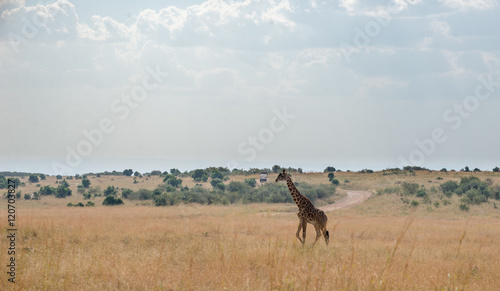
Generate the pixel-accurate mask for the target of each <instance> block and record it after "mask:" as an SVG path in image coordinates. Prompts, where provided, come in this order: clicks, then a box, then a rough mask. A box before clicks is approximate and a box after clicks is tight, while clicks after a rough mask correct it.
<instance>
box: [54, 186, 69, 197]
mask: <svg viewBox="0 0 500 291" xmlns="http://www.w3.org/2000/svg"><path fill="white" fill-rule="evenodd" d="M67 196H71V189H69V188H68V187H65V186H64V185H62V184H61V185H59V187H57V189H56V193H55V197H56V198H66V197H67Z"/></svg>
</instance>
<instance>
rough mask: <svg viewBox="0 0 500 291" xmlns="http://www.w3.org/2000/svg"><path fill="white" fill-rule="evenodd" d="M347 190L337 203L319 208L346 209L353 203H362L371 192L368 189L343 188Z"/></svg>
mask: <svg viewBox="0 0 500 291" xmlns="http://www.w3.org/2000/svg"><path fill="white" fill-rule="evenodd" d="M345 191H346V192H347V197H346V198H344V199H342V200H340V201H338V202H337V203H333V204H328V205H325V206H323V207H319V209H321V210H323V211H325V212H327V211H333V210H339V209H346V208H350V207H353V206H355V205H358V204H361V203H363V202H364V201H365V200H366V199H368V198H370V196H372V193H370V192H368V191H356V190H345Z"/></svg>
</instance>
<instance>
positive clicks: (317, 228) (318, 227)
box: [313, 224, 321, 246]
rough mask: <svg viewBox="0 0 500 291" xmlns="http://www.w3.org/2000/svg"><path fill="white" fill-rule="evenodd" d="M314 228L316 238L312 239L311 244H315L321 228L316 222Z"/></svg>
mask: <svg viewBox="0 0 500 291" xmlns="http://www.w3.org/2000/svg"><path fill="white" fill-rule="evenodd" d="M314 228H315V229H316V240H315V241H314V243H313V246H314V245H315V244H316V242H317V241H318V239H319V238H320V237H321V228H320V226H319V225H318V224H315V225H314Z"/></svg>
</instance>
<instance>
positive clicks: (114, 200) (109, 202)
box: [102, 195, 123, 206]
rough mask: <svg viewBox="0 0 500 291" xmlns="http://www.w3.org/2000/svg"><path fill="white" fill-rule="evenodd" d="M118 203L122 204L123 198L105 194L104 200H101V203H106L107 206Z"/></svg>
mask: <svg viewBox="0 0 500 291" xmlns="http://www.w3.org/2000/svg"><path fill="white" fill-rule="evenodd" d="M120 204H123V200H122V199H121V198H117V197H115V196H114V195H109V196H107V197H106V199H104V201H103V202H102V205H108V206H112V205H120Z"/></svg>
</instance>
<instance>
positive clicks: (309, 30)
mask: <svg viewBox="0 0 500 291" xmlns="http://www.w3.org/2000/svg"><path fill="white" fill-rule="evenodd" d="M9 3H10V4H8V5H2V6H0V11H2V12H1V18H0V82H2V90H1V92H0V96H1V98H2V100H4V99H5V100H9V102H13V103H15V104H16V105H15V106H16V108H19V109H22V108H23V107H26V106H28V107H29V106H30V104H31V103H30V100H31V99H32V98H33V96H35V95H36V96H42V97H40V98H41V99H37V100H40V101H37V102H38V103H36V108H35V107H32V108H29V109H26V111H25V112H27V113H26V114H25V115H24V116H28V117H29V116H32V115H33V116H38V117H43V118H39V119H37V120H35V119H30V118H27V119H26V122H24V120H22V119H21V117H16V116H15V115H13V114H12V113H11V114H5V115H0V118H1V120H0V121H1V123H4V124H7V121H6V119H5V118H7V117H8V118H9V124H11V123H12V124H19V125H16V126H17V127H16V131H18V132H28V133H29V134H30V136H31V138H32V137H33V136H34V137H37V138H40V137H44V136H43V135H42V134H39V133H37V131H36V130H32V129H29V128H30V124H33V123H36V122H38V123H39V124H40V128H52V127H57V126H58V124H59V122H60V120H66V119H68V120H69V119H70V118H73V117H74V118H73V119H71V122H66V123H65V124H64V125H62V126H61V127H62V129H61V128H59V129H57V130H55V131H54V132H52V131H50V130H48V131H49V132H48V133H47V136H46V137H45V138H50V139H51V140H56V141H57V148H58V149H57V150H55V149H54V147H50V148H49V145H47V146H45V147H42V148H36V151H35V149H30V147H29V146H27V144H31V140H30V139H29V138H24V137H22V136H19V140H18V141H16V144H15V145H12V146H10V147H9V148H5V145H4V147H0V153H2V154H3V155H10V154H16V153H18V152H17V151H16V149H20V148H22V151H21V153H19V154H18V156H23V154H30V152H31V154H32V155H36V154H33V153H36V152H38V151H39V152H40V153H46V154H47V155H49V154H50V155H51V156H57V155H62V154H64V152H62V153H60V152H59V151H60V149H61V148H62V149H63V151H64V147H65V146H66V145H67V144H72V143H74V141H75V139H76V141H78V138H79V134H80V132H81V130H82V129H83V128H90V127H91V126H94V124H95V122H97V121H98V120H99V119H100V118H102V117H103V115H102V114H101V115H100V114H97V113H95V112H96V111H97V112H100V113H102V112H104V113H103V114H104V115H105V114H109V112H108V111H109V103H110V102H111V101H113V100H114V99H116V98H119V97H120V96H121V95H122V94H126V93H127V92H130V88H133V87H134V86H135V85H137V84H138V82H140V80H141V79H142V77H143V75H144V73H145V70H144V69H145V67H147V66H153V67H154V66H156V65H158V66H160V67H161V68H162V70H163V71H165V72H167V73H168V74H169V77H168V78H166V81H165V82H164V83H162V84H160V85H159V86H158V88H157V89H156V90H155V91H154V92H151V93H150V95H149V96H148V98H147V101H145V102H144V103H143V104H144V106H142V105H141V106H139V107H138V109H137V110H136V111H134V113H133V114H131V115H130V116H131V117H130V119H129V120H127V121H126V122H124V123H123V124H122V125H121V126H122V127H121V128H120V129H118V130H117V131H116V133H115V135H114V136H110V137H109V139H108V140H107V141H106V144H105V145H103V147H102V148H100V150H99V151H98V153H99V154H100V155H102V156H106V155H119V156H127V155H134V154H136V152H137V151H138V149H141V152H147V153H148V155H149V154H150V155H152V156H154V155H167V154H166V153H168V152H169V151H168V150H165V148H166V147H168V146H169V143H170V141H171V139H169V138H170V137H169V136H168V134H165V135H162V136H160V137H158V135H157V134H153V133H154V131H155V130H157V129H158V128H156V127H155V125H156V124H161V125H162V126H165V125H167V124H173V123H175V124H176V126H177V127H176V128H175V133H177V135H181V134H185V133H186V132H194V133H196V134H193V135H189V134H188V135H184V136H185V137H184V138H183V139H182V140H181V141H178V144H176V145H175V146H172V147H171V149H175V153H173V154H179V155H183V156H193V157H202V156H204V155H205V157H209V158H210V157H216V158H217V159H219V158H224V153H222V154H221V150H220V149H221V146H220V141H221V140H225V141H226V142H225V143H224V146H223V148H224V151H225V152H228V151H231V149H233V148H234V152H236V147H237V144H238V142H239V140H235V135H234V133H237V134H240V135H241V136H242V138H244V137H246V136H248V135H249V134H251V133H252V131H256V132H258V129H259V128H258V126H257V128H256V129H255V130H253V129H254V128H252V125H254V124H256V122H254V120H255V119H259V118H262V117H264V119H265V118H267V116H266V115H265V113H266V112H271V109H272V108H277V107H281V106H283V104H287V105H289V106H291V108H293V113H296V114H297V115H298V116H302V117H303V119H302V120H300V125H298V126H297V127H296V128H295V127H294V128H293V129H292V127H290V131H289V132H287V133H286V134H284V135H283V136H289V137H292V136H294V135H296V134H297V133H305V132H307V130H308V129H309V128H312V127H314V128H315V130H318V131H324V132H330V131H331V130H332V124H333V123H335V124H338V123H341V122H343V121H345V120H352V119H353V118H354V119H356V120H357V121H356V122H355V123H345V129H343V131H342V138H343V141H345V144H344V145H343V146H342V147H341V149H342V151H343V152H342V154H343V155H344V154H345V156H348V157H355V158H360V155H359V152H367V153H371V154H374V155H377V154H379V153H387V152H390V151H389V150H387V149H386V148H385V147H381V146H380V147H379V146H377V142H378V140H377V139H376V137H377V135H383V134H384V132H383V130H381V129H380V128H383V127H384V126H385V125H387V124H390V125H391V126H392V127H394V129H395V130H396V131H397V130H399V131H401V132H405V130H406V131H408V128H405V126H407V125H401V124H399V123H398V124H392V122H393V121H394V120H398V118H399V119H404V118H406V117H407V114H408V113H409V112H410V111H411V110H413V109H414V108H419V109H420V110H426V108H427V107H426V106H428V104H430V103H426V102H427V101H423V100H429V99H431V98H435V99H432V100H433V102H434V103H432V104H434V105H435V104H438V105H439V104H441V103H445V105H446V102H448V101H449V100H450V99H453V98H459V97H460V96H462V95H464V94H465V93H464V92H468V91H467V90H469V91H470V90H473V89H474V88H475V86H476V85H477V76H478V75H481V74H488V73H490V72H497V71H499V70H500V54H499V52H498V47H499V46H498V44H499V43H498V30H497V29H496V27H497V26H496V25H495V24H497V23H498V22H499V20H498V19H499V18H498V17H497V15H496V14H497V11H496V10H495V9H493V8H496V4H495V3H496V2H495V3H494V2H491V1H468V2H466V1H451V0H449V1H442V2H439V3H436V2H423V1H406V0H398V1H382V0H377V1H369V0H344V1H308V2H306V1H299V0H295V1H294V0H289V1H286V0H282V1H271V0H260V1H257V0H245V1H222V0H209V1H205V2H203V3H201V4H199V5H191V6H188V5H186V4H183V5H171V6H168V7H159V6H156V7H152V6H151V7H150V6H147V5H146V4H144V5H145V6H141V9H136V10H131V15H132V16H131V17H129V18H127V21H125V22H120V21H118V18H116V17H113V16H112V15H107V14H102V15H90V16H87V17H79V16H80V14H81V13H80V11H79V10H78V7H79V6H76V7H75V5H74V4H72V3H70V2H68V1H65V0H59V1H57V2H54V3H52V4H47V5H41V4H39V5H35V6H26V5H25V4H24V2H21V1H19V2H16V1H9ZM134 3H135V4H134V5H136V4H137V3H136V2H134ZM170 3H172V2H170ZM389 3H393V6H388V4H389ZM93 4H95V5H102V4H100V2H96V3H93ZM89 5H90V4H89ZM123 5H131V4H130V3H129V2H126V1H125V2H123ZM137 5H138V4H137ZM131 7H132V6H131ZM134 7H135V6H134ZM389 8H390V9H394V10H393V11H394V13H393V14H391V18H390V20H389V21H388V22H387V23H386V25H381V27H380V33H378V34H377V35H371V36H370V38H369V44H367V45H366V46H361V47H358V51H357V52H356V53H355V54H353V55H352V56H351V59H352V60H351V62H346V60H345V58H344V55H343V53H342V50H341V49H340V45H341V44H342V43H349V44H351V45H355V43H354V39H355V38H356V37H359V35H357V34H359V33H360V32H359V31H361V33H365V34H366V31H364V30H365V28H366V25H367V23H372V24H373V21H377V18H376V16H377V13H379V12H380V11H387V9H389ZM100 11H102V10H100ZM123 11H127V9H123ZM25 19H27V21H28V23H26V20H25ZM23 29H24V31H23ZM30 29H31V31H30ZM13 34H14V35H17V36H19V37H22V38H24V41H22V42H20V43H19V46H18V48H19V49H18V50H15V49H13V46H12V41H10V40H11V38H12V35H13ZM471 88H472V89H471ZM311 98H314V99H311ZM12 100H15V102H14V101H12ZM45 100H47V101H45ZM311 100H313V101H311ZM367 100H369V103H366V101H367ZM392 101H394V102H397V104H398V106H392V107H390V108H392V109H394V108H396V109H397V112H396V111H394V112H392V111H391V110H389V109H385V108H384V106H388V104H390V103H391V102H392ZM317 104H320V105H317ZM377 104H383V105H377ZM318 106H319V107H321V108H317V107H318ZM377 106H379V107H380V108H378V107H377ZM444 107H446V106H444ZM433 108H434V107H433ZM54 109H55V111H54V112H56V113H55V115H54V116H52V117H51V115H50V114H45V115H43V114H41V113H40V112H52V111H51V110H54ZM99 110H100V111H99ZM405 110H406V111H405ZM437 111H439V110H437ZM23 112H24V111H23ZM106 112H108V113H106ZM332 112H333V113H335V114H332ZM28 113H29V114H28ZM437 114H440V112H437ZM337 115H338V116H337ZM385 115H390V118H389V119H387V120H385V119H384V118H385ZM6 116H7V117H6ZM228 116H229V117H228ZM255 116H257V117H258V118H256V117H255ZM367 116H368V117H367ZM412 117H415V118H418V114H414V115H412ZM12 118H14V119H12ZM15 118H17V119H15ZM232 118H233V119H234V120H237V122H235V121H234V120H233V119H232ZM364 118H373V119H370V123H369V124H367V122H366V121H365V119H364ZM439 118H440V116H438V117H437V119H439ZM179 120H180V121H183V122H178V121H179ZM312 120H313V121H314V122H313V121H312ZM323 120H326V121H327V122H325V121H323ZM12 121H14V122H12ZM417 122H418V121H417ZM242 124H244V125H245V126H244V128H245V129H244V130H243V131H242V130H241V125H242ZM483 125H484V126H485V127H488V126H489V124H486V123H485V124H483ZM412 126H413V127H411V130H412V133H406V135H405V137H406V138H408V139H412V138H414V137H413V135H414V134H415V133H414V132H420V131H424V133H425V130H423V129H422V128H419V127H418V126H415V125H412ZM145 128H147V129H148V130H151V132H145V131H144V129H145ZM162 128H163V127H162ZM216 128H219V129H221V128H223V129H224V131H222V130H221V131H217V130H215V129H216ZM28 129H29V130H28ZM9 130H10V129H9ZM27 130H28V131H27ZM294 130H297V132H295V131H294ZM301 130H303V131H301ZM419 130H420V131H419ZM315 132H316V131H315ZM68 133H71V134H69V135H68ZM230 133H231V134H230ZM352 133H360V134H361V133H362V134H363V136H367V137H368V138H370V139H372V140H371V142H372V143H370V142H369V143H368V144H370V146H369V148H367V147H365V146H364V144H357V146H356V150H357V152H356V151H354V150H352V149H351V148H352V146H351V142H353V141H361V140H362V137H356V138H353V137H351V135H352ZM462 134H464V135H465V134H467V132H466V131H465V130H464V133H462ZM309 135H310V136H311V137H314V136H313V135H314V133H309ZM213 136H217V138H215V139H214V138H213ZM134 137H140V138H134ZM153 137H154V138H153ZM315 138H316V137H315ZM316 139H317V138H316ZM388 139H391V140H392V141H393V142H394V143H393V144H398V145H404V144H405V141H404V140H400V139H397V138H394V137H391V136H389V137H388ZM286 140H287V139H286V138H285V139H284V140H283V141H282V143H283V144H286ZM335 140H336V136H335V134H332V135H331V136H327V137H325V140H324V141H323V140H319V139H317V142H318V143H323V144H325V145H328V146H325V147H324V149H323V147H322V146H318V147H317V149H318V152H315V153H314V155H315V156H317V157H323V160H324V157H325V156H328V154H329V152H328V148H330V146H335V145H336V144H338V142H337V143H336V141H335ZM307 142H309V141H307ZM409 142H410V144H411V143H412V142H413V140H410V141H409ZM200 143H203V144H204V151H205V152H204V153H203V154H200V153H199V152H195V151H196V148H197V146H193V145H197V144H200ZM389 143H390V142H389V141H387V142H386V144H389ZM123 144H127V146H126V147H122V145H123ZM277 144H278V142H277ZM277 144H276V145H277ZM205 145H206V146H205ZM274 145H275V144H273V146H274ZM303 148H305V146H304V144H297V145H296V146H294V148H293V150H294V151H296V152H297V154H298V155H299V156H301V157H304V158H306V157H307V156H308V155H309V153H307V152H305V151H304V150H303ZM395 148H396V149H397V147H394V148H392V149H395ZM113 149H115V150H113ZM116 149H119V150H116ZM188 149H189V150H188ZM148 150H149V151H148ZM172 151H173V150H172ZM224 151H223V152H224ZM344 151H345V152H344ZM96 153H97V151H96ZM263 156H265V155H264V153H263ZM266 156H270V155H268V154H266ZM0 158H1V156H0ZM391 158H394V159H395V158H396V157H390V156H389V157H388V156H384V157H382V158H380V159H381V160H384V161H388V160H391ZM360 159H361V158H360ZM384 166H388V165H386V164H385V165H384Z"/></svg>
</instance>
